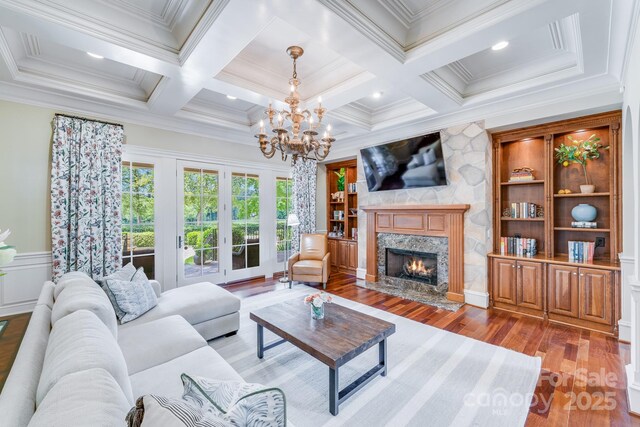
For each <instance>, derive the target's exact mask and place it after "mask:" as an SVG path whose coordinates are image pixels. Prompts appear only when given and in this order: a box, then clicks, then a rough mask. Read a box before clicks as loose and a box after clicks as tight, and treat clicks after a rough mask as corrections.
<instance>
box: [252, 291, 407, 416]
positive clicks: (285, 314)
mask: <svg viewBox="0 0 640 427" xmlns="http://www.w3.org/2000/svg"><path fill="white" fill-rule="evenodd" d="M250 318H251V320H253V321H255V322H256V324H257V326H258V358H260V359H262V357H263V356H264V352H265V351H266V350H269V349H271V348H273V347H275V346H277V345H280V344H282V343H284V342H287V341H288V342H290V343H291V344H293V345H295V346H296V347H298V348H299V349H301V350H303V351H305V352H307V353H308V354H310V355H311V356H313V357H315V358H316V359H318V360H319V361H320V362H322V363H324V364H325V365H327V366H328V367H329V411H330V412H331V413H332V414H333V415H337V414H338V406H339V405H340V404H341V403H342V402H344V401H345V400H347V399H348V398H349V397H351V396H352V395H353V394H354V393H355V392H357V391H358V390H360V389H361V388H362V387H364V386H365V385H366V384H367V383H368V382H369V381H371V380H372V379H373V378H375V377H376V376H378V375H381V376H383V377H384V376H386V375H387V338H388V337H389V336H390V335H391V334H393V333H394V332H395V331H396V325H394V324H393V323H389V322H386V321H384V320H381V319H378V318H375V317H373V316H369V315H367V314H364V313H360V312H359V311H355V310H351V309H350V308H347V307H343V306H341V305H338V304H326V305H325V317H324V319H321V320H313V319H312V318H311V309H310V308H309V306H307V305H305V304H304V302H302V300H300V301H287V302H283V303H280V304H276V305H272V306H269V307H264V308H260V309H258V310H255V311H252V312H251V313H250ZM264 328H267V329H268V330H270V331H271V332H273V333H274V334H276V335H278V336H279V337H281V338H282V340H278V341H275V342H272V343H269V344H266V345H265V343H264ZM376 344H378V352H379V353H378V355H379V356H378V364H377V365H376V366H374V367H373V368H371V369H370V370H369V371H367V372H366V373H364V374H363V375H362V376H361V377H360V378H358V379H357V380H355V381H354V382H352V383H351V384H349V385H348V386H346V387H345V388H344V389H342V390H340V388H339V384H338V370H339V368H340V366H342V365H344V364H345V363H347V362H348V361H350V360H351V359H353V358H355V357H356V356H358V355H359V354H361V353H363V352H364V351H366V350H368V349H370V348H371V347H373V346H374V345H376Z"/></svg>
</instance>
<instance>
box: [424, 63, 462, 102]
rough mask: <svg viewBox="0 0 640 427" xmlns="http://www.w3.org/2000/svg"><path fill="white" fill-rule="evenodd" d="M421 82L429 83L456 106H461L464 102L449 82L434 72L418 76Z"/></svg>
mask: <svg viewBox="0 0 640 427" xmlns="http://www.w3.org/2000/svg"><path fill="white" fill-rule="evenodd" d="M420 78H421V79H422V80H424V81H425V82H427V83H429V84H430V85H431V86H433V87H434V88H436V89H438V91H440V92H441V93H442V94H443V95H445V96H446V97H447V98H449V99H451V100H453V101H454V102H455V103H456V104H458V105H462V103H463V102H464V99H463V96H462V94H461V93H460V92H458V91H457V90H456V89H455V88H454V87H453V86H452V85H451V84H450V83H449V82H447V81H446V80H445V79H443V78H442V77H440V76H439V75H437V74H436V73H435V72H434V71H430V72H428V73H426V74H423V75H421V76H420Z"/></svg>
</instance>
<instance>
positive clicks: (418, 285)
mask: <svg viewBox="0 0 640 427" xmlns="http://www.w3.org/2000/svg"><path fill="white" fill-rule="evenodd" d="M386 249H401V250H408V251H416V252H425V253H431V254H435V255H436V256H437V257H438V260H437V277H438V283H437V285H436V286H435V287H432V286H431V285H428V284H425V283H423V282H419V281H417V280H411V279H403V278H396V277H389V276H386V272H385V270H386V254H385V252H386ZM378 277H379V278H380V279H382V280H384V281H385V282H387V283H388V284H390V285H392V286H396V287H398V288H410V289H412V290H415V291H420V290H424V291H425V292H436V293H440V294H443V295H446V292H447V290H448V288H449V241H448V239H447V238H446V237H432V236H406V235H402V234H394V233H378Z"/></svg>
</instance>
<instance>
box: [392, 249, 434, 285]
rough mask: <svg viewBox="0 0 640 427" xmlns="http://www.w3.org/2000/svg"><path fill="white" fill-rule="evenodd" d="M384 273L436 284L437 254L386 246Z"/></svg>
mask: <svg viewBox="0 0 640 427" xmlns="http://www.w3.org/2000/svg"><path fill="white" fill-rule="evenodd" d="M385 275H386V276H388V277H397V278H399V279H406V280H416V281H419V282H423V283H427V284H429V285H432V286H437V285H438V256H437V254H434V253H428V252H419V251H409V250H404V249H396V248H386V250H385Z"/></svg>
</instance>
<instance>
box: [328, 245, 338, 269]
mask: <svg viewBox="0 0 640 427" xmlns="http://www.w3.org/2000/svg"><path fill="white" fill-rule="evenodd" d="M329 252H330V253H331V255H329V259H330V260H331V266H332V267H338V242H337V241H336V240H333V239H329Z"/></svg>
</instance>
